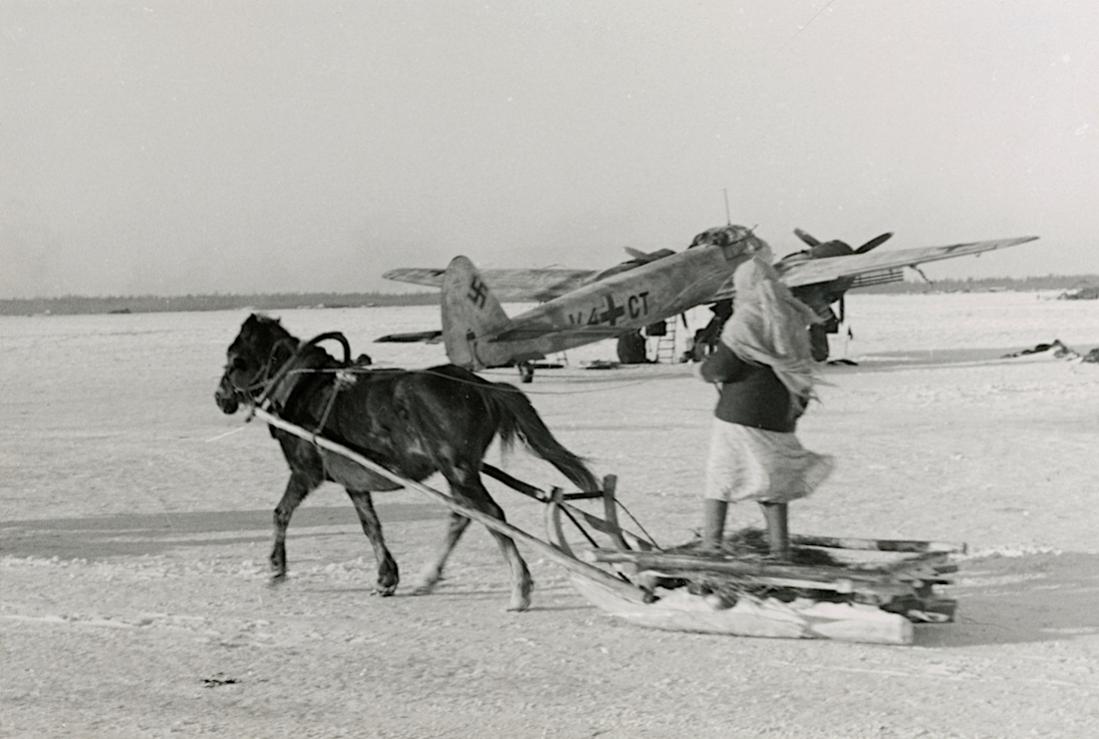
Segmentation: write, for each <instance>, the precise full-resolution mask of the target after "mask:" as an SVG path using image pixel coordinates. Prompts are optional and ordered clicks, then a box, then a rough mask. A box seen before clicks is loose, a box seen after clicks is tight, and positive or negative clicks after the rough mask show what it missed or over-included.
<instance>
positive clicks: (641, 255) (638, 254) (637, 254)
mask: <svg viewBox="0 0 1099 739" xmlns="http://www.w3.org/2000/svg"><path fill="white" fill-rule="evenodd" d="M622 249H623V250H625V252H626V253H627V254H629V255H630V256H631V257H633V258H634V259H645V258H646V257H648V256H649V255H648V253H646V252H643V251H641V250H640V249H634V248H633V247H632V246H623V247H622Z"/></svg>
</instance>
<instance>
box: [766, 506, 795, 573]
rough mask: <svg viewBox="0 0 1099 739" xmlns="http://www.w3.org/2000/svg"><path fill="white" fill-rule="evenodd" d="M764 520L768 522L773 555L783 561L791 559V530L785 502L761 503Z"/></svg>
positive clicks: (768, 536) (768, 538) (769, 541)
mask: <svg viewBox="0 0 1099 739" xmlns="http://www.w3.org/2000/svg"><path fill="white" fill-rule="evenodd" d="M759 507H760V508H762V509H763V520H764V521H765V522H766V524H767V543H768V545H769V546H770V548H771V556H772V557H774V558H775V559H780V560H783V561H787V562H788V561H789V560H790V531H789V528H788V525H787V511H786V504H785V503H760V504H759Z"/></svg>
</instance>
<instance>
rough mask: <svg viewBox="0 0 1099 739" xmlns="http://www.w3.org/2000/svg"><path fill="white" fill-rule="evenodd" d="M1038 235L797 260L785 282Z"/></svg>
mask: <svg viewBox="0 0 1099 739" xmlns="http://www.w3.org/2000/svg"><path fill="white" fill-rule="evenodd" d="M1037 238H1038V237H1037V236H1018V237H1015V238H1010V239H994V240H992V241H974V242H970V243H965V244H953V245H951V246H929V247H923V248H919V249H901V250H898V251H885V252H882V251H872V252H868V253H866V254H850V255H847V256H840V257H825V258H823V259H807V260H805V261H801V262H794V263H793V264H790V265H789V266H788V267H786V268H785V269H783V270H782V281H783V282H784V283H785V284H786V286H787V287H798V286H801V285H812V284H815V283H818V282H830V281H832V280H837V279H840V278H844V277H857V276H859V275H863V274H866V273H870V272H881V271H886V270H893V269H900V268H901V267H915V266H916V265H919V264H924V263H925V262H937V261H940V260H942V259H953V258H954V257H964V256H966V255H969V254H981V253H982V252H986V251H992V250H993V249H1003V248H1006V247H1009V246H1016V245H1018V244H1025V243H1026V242H1028V241H1034V240H1035V239H1037Z"/></svg>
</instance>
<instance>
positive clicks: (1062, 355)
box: [1001, 339, 1080, 359]
mask: <svg viewBox="0 0 1099 739" xmlns="http://www.w3.org/2000/svg"><path fill="white" fill-rule="evenodd" d="M1045 352H1051V353H1052V354H1053V356H1054V357H1056V358H1058V359H1076V358H1077V357H1079V356H1080V354H1079V353H1078V352H1075V351H1073V350H1072V349H1070V348H1069V347H1067V346H1065V344H1064V343H1062V342H1061V340H1060V339H1054V340H1053V341H1051V342H1049V343H1048V344H1035V345H1034V347H1033V348H1031V349H1023V350H1021V351H1017V352H1011V353H1010V354H1005V355H1003V357H1001V358H1002V359H1012V358H1014V357H1024V356H1026V355H1028V354H1043V353H1045Z"/></svg>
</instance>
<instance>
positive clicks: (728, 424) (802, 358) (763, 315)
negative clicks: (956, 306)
mask: <svg viewBox="0 0 1099 739" xmlns="http://www.w3.org/2000/svg"><path fill="white" fill-rule="evenodd" d="M733 281H734V284H735V288H736V291H735V293H734V304H733V313H732V317H731V318H730V319H729V321H728V322H727V323H726V324H725V327H724V329H723V330H722V333H721V341H720V343H719V344H718V346H717V349H716V350H715V351H714V353H713V354H710V355H709V356H708V357H706V359H705V360H703V362H702V364H701V365H699V369H698V373H699V375H700V376H701V378H702V379H703V380H705V381H707V382H712V383H718V384H720V388H719V392H720V395H719V398H718V402H717V405H716V407H715V409H714V419H713V428H712V431H711V436H710V449H709V456H708V459H707V462H706V482H705V492H704V493H703V528H702V546H703V548H704V549H705V550H712V551H717V550H720V548H721V546H722V542H723V541H724V531H725V519H726V514H727V513H728V508H729V503H731V502H739V501H745V500H755V501H756V502H758V503H759V504H760V506H761V507H762V509H763V517H764V521H765V522H766V526H767V537H768V542H769V546H770V549H771V554H772V555H773V556H775V557H777V558H779V559H789V556H790V543H789V539H790V537H789V532H788V526H787V504H788V503H789V502H790V501H792V500H796V499H798V498H801V497H804V496H806V495H808V494H809V493H811V492H812V491H813V490H814V489H815V488H816V487H817V486H818V485H819V484H820V483H821V482H822V481H823V480H824V479H825V478H826V477H827V476H828V475H829V473H830V472H831V471H832V467H833V460H832V458H831V457H829V456H826V455H821V454H817V453H815V452H812V451H809V450H808V449H805V448H804V447H803V446H802V445H801V442H800V441H799V440H798V438H797V435H796V433H795V431H796V428H797V421H798V418H800V416H801V415H802V413H804V411H805V408H806V405H807V404H808V402H809V400H810V399H812V398H813V397H814V393H813V383H814V375H813V370H812V358H811V355H810V347H809V334H808V332H807V331H806V330H805V328H806V326H808V325H810V324H811V323H813V322H814V321H816V320H819V319H817V318H816V316H815V315H814V314H813V312H812V311H811V310H810V309H809V308H808V307H807V306H806V305H805V304H804V303H802V302H800V301H799V300H797V299H796V298H795V297H794V296H793V295H792V294H791V293H790V290H789V288H787V287H786V286H785V285H784V284H782V282H781V281H780V280H779V276H778V273H777V272H776V271H775V269H774V268H773V267H772V266H771V265H770V264H768V263H767V262H766V261H764V260H762V259H759V258H758V257H753V258H751V259H749V260H747V261H746V262H744V263H743V264H742V265H740V266H739V267H738V268H737V270H736V272H734V274H733Z"/></svg>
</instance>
